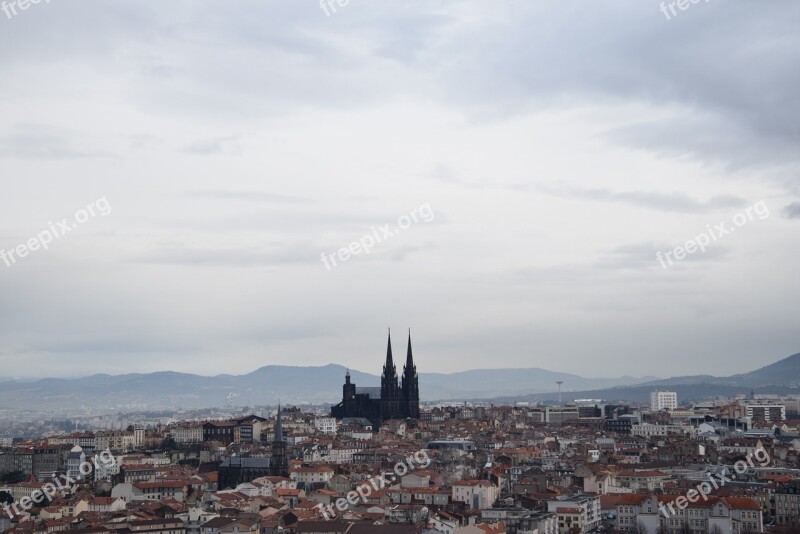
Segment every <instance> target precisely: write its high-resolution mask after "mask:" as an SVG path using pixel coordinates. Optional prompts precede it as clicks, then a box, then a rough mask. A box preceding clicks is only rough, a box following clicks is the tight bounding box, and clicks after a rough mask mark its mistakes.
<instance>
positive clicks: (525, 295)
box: [0, 0, 800, 377]
mask: <svg viewBox="0 0 800 534" xmlns="http://www.w3.org/2000/svg"><path fill="white" fill-rule="evenodd" d="M9 1H10V0H6V2H9ZM342 3H344V4H346V5H339V4H338V3H337V2H336V1H335V0H334V1H333V2H331V3H330V4H324V9H323V8H322V7H321V6H320V4H319V3H318V2H317V1H316V0H308V1H306V0H281V1H273V0H258V1H250V0H226V1H225V2H221V1H216V2H210V1H205V0H193V1H184V0H170V1H169V2H165V1H157V0H113V1H111V0H105V1H100V0H79V1H78V0H74V1H69V2H68V1H66V0H52V1H51V2H50V3H44V2H42V3H40V4H38V5H31V6H30V7H28V9H26V10H24V11H23V10H20V9H19V8H15V9H16V14H13V11H12V10H11V9H9V10H8V11H9V13H11V15H9V14H8V13H3V12H0V49H2V52H0V72H1V73H2V82H3V83H2V84H1V85H0V185H2V189H1V191H2V194H0V249H3V250H5V251H12V252H11V254H12V257H11V258H9V259H7V260H2V259H0V362H1V363H2V369H1V370H0V377H35V376H64V377H72V376H81V375H88V374H92V373H95V372H108V373H122V372H133V371H155V370H175V371H188V372H195V373H200V374H216V373H243V372H248V371H251V370H253V369H255V368H257V367H260V366H262V365H266V364H290V365H318V364H327V363H339V364H342V365H347V366H350V367H353V368H356V369H359V370H363V371H368V372H373V373H378V372H379V370H380V365H381V363H382V358H383V355H384V350H385V337H386V328H387V327H388V326H391V327H392V328H393V329H394V332H395V338H396V342H395V350H396V352H399V353H403V351H404V339H403V338H404V336H405V331H406V329H407V328H408V327H411V328H412V331H413V336H414V343H415V353H416V357H417V360H418V362H417V363H418V367H419V370H420V371H425V372H446V371H449V370H464V369H472V368H486V367H544V368H548V369H551V370H555V371H566V372H573V373H577V374H581V375H583V376H588V377H596V376H619V375H636V376H642V375H655V376H672V375H685V374H697V373H712V374H717V375H725V374H732V373H736V372H743V371H749V370H752V369H755V368H757V367H760V366H763V365H766V364H769V363H772V362H774V361H777V360H779V359H781V358H783V357H786V356H789V355H791V354H794V353H797V352H800V329H798V296H800V276H798V263H800V247H798V236H799V235H800V180H799V177H800V175H799V174H798V170H799V169H800V98H799V97H798V95H800V33H798V32H797V28H798V27H800V3H798V2H797V1H796V0H770V1H768V2H762V1H755V0H742V1H736V2H726V1H722V0H712V1H711V2H701V3H699V4H694V5H691V6H690V8H689V9H687V10H686V11H677V12H676V14H675V15H672V14H670V13H669V11H667V15H669V19H667V16H666V15H665V14H664V13H662V12H661V11H660V9H659V7H660V2H656V1H651V0H613V1H612V0H608V1H606V0H593V1H591V2H586V1H584V0H581V1H578V0H552V1H515V2H507V1H501V0H492V1H481V2H477V1H475V2H471V1H464V0H453V1H441V0H419V1H402V2H401V1H388V0H379V1H378V0H375V1H367V0H349V2H342ZM667 9H668V8H667ZM326 12H327V14H326ZM89 206H91V209H90V208H89ZM92 211H93V212H94V216H92V215H91V212H92ZM412 214H413V215H412ZM64 219H66V224H68V225H70V227H71V228H72V229H71V230H70V231H69V232H66V233H64V235H58V236H57V237H55V238H54V239H52V242H50V243H48V244H47V249H46V250H45V249H43V248H41V245H40V246H39V247H38V249H37V250H26V249H25V250H23V251H22V253H23V254H24V257H22V255H21V254H20V252H19V250H18V246H19V245H21V244H26V243H28V242H29V240H31V239H34V241H35V240H37V239H40V238H37V236H39V235H41V234H42V232H51V233H53V232H54V233H56V234H58V233H59V222H62V221H63V220H64ZM413 219H416V222H415V221H414V220H413ZM722 223H724V228H726V229H727V230H730V229H733V230H735V231H728V233H727V234H724V235H722V234H721V233H720V232H715V230H714V228H716V227H717V226H718V225H719V224H722ZM737 223H740V224H738V225H737ZM386 225H389V227H388V230H389V231H390V232H391V233H392V235H391V236H388V237H387V236H386V235H385V234H384V233H383V230H382V229H383V228H386ZM400 225H402V226H405V228H400V227H399V226H400ZM61 232H64V230H61ZM701 234H704V235H706V236H707V237H706V238H705V239H706V240H708V241H710V243H709V244H708V245H707V246H704V247H703V248H705V251H702V250H698V249H695V251H694V252H693V253H686V256H685V257H684V258H683V259H682V260H678V259H677V258H676V257H675V255H676V254H675V253H674V249H675V247H678V246H681V245H684V244H685V243H686V242H687V241H689V240H695V242H701V243H702V241H703V239H704V238H703V237H699V236H700V235H701ZM717 234H720V235H717ZM709 235H712V236H714V239H711V238H710V237H708V236H709ZM375 236H377V238H376V237H375ZM41 239H42V240H47V236H46V235H43V236H42V238H41ZM370 240H372V241H376V243H375V244H374V246H372V247H371V248H370V250H369V253H366V252H365V251H364V250H363V248H361V249H359V248H355V250H356V251H357V252H358V253H354V254H351V256H350V257H349V258H347V257H346V255H345V254H341V253H338V254H340V255H339V256H337V251H339V249H341V248H343V247H349V246H350V244H351V243H353V242H359V241H360V242H361V243H365V244H369V242H370ZM26 246H27V245H26ZM34 247H36V244H34V245H33V246H32V247H31V248H34ZM689 247H691V245H689ZM659 252H662V253H664V252H670V253H672V256H671V258H672V264H671V265H670V261H669V260H664V256H663V255H662V256H661V258H662V260H661V261H659V260H657V253H659ZM323 254H324V255H326V257H327V258H328V259H327V261H322V255H323ZM331 254H332V255H334V256H333V258H334V260H335V261H336V265H335V266H332V265H331V261H332V260H331V259H330V258H331V257H330V256H329V255H331ZM15 255H16V256H15ZM6 258H8V256H6ZM342 258H345V259H344V260H343V259H342ZM326 263H327V264H328V267H330V268H327V267H326ZM662 265H665V266H666V268H664V267H662Z"/></svg>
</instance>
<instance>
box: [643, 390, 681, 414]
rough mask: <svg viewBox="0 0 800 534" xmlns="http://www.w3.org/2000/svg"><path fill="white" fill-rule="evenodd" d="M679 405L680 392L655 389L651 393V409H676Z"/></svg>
mask: <svg viewBox="0 0 800 534" xmlns="http://www.w3.org/2000/svg"><path fill="white" fill-rule="evenodd" d="M677 407H678V394H677V393H676V392H674V391H653V392H651V393H650V410H651V411H653V412H660V411H661V410H675V409H676V408H677Z"/></svg>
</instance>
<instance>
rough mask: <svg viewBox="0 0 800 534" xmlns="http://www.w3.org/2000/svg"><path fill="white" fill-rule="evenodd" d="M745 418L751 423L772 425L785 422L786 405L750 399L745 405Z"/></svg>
mask: <svg viewBox="0 0 800 534" xmlns="http://www.w3.org/2000/svg"><path fill="white" fill-rule="evenodd" d="M745 410H746V414H747V417H749V418H750V419H751V420H752V421H760V422H769V423H774V422H776V421H785V420H786V405H785V404H784V403H782V402H775V401H770V400H762V399H750V400H748V401H747V402H746V403H745Z"/></svg>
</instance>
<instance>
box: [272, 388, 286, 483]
mask: <svg viewBox="0 0 800 534" xmlns="http://www.w3.org/2000/svg"><path fill="white" fill-rule="evenodd" d="M270 471H271V473H272V476H276V477H288V476H289V460H288V459H287V457H286V442H285V441H284V440H283V425H282V424H281V405H280V403H278V417H277V419H275V437H274V438H273V439H272V456H271V457H270Z"/></svg>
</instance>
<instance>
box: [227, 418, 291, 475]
mask: <svg viewBox="0 0 800 534" xmlns="http://www.w3.org/2000/svg"><path fill="white" fill-rule="evenodd" d="M266 476H280V477H288V476H289V460H288V457H287V455H286V440H285V439H284V437H283V423H282V421H281V407H280V405H278V415H277V417H276V418H275V436H274V438H273V440H272V453H271V454H270V456H269V458H263V457H259V458H247V457H240V456H232V457H230V458H226V459H225V460H224V461H223V462H222V464H221V465H220V466H219V469H218V470H217V477H218V479H217V480H218V485H219V488H220V489H226V488H235V487H236V486H238V485H239V484H243V483H245V482H251V481H253V480H255V479H257V478H259V477H266Z"/></svg>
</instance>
